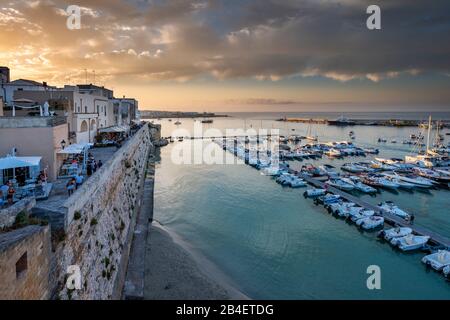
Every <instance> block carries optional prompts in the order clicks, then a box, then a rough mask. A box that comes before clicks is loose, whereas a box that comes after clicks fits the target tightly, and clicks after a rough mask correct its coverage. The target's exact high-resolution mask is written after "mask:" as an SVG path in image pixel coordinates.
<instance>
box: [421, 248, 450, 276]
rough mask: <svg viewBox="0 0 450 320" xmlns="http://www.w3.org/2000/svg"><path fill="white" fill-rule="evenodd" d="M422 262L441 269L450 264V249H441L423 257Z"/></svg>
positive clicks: (437, 269) (435, 268) (438, 269)
mask: <svg viewBox="0 0 450 320" xmlns="http://www.w3.org/2000/svg"><path fill="white" fill-rule="evenodd" d="M422 262H423V263H425V264H426V265H429V266H431V267H432V268H433V269H434V270H436V271H441V270H442V269H444V268H445V267H447V266H450V251H447V250H439V251H438V252H435V253H432V254H429V255H427V256H425V257H423V258H422Z"/></svg>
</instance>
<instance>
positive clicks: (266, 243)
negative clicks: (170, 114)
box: [154, 114, 450, 299]
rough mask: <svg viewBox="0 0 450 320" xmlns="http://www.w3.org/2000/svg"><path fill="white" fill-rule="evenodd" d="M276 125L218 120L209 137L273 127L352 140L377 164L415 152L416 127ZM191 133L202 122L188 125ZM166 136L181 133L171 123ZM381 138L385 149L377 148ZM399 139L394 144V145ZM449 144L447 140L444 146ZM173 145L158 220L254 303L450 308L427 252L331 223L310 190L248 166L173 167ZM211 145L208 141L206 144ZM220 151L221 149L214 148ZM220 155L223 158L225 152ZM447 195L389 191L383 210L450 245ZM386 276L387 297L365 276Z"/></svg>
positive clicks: (166, 152)
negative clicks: (397, 211) (398, 211)
mask: <svg viewBox="0 0 450 320" xmlns="http://www.w3.org/2000/svg"><path fill="white" fill-rule="evenodd" d="M273 119H276V117H272V120H271V119H270V116H268V115H267V114H266V115H264V114H263V115H252V116H246V117H240V118H237V117H236V116H235V117H233V118H217V119H214V123H213V124H208V125H203V127H204V129H208V128H218V129H220V130H223V131H225V129H233V128H247V129H248V128H254V129H259V128H266V129H269V130H270V129H279V130H280V134H284V135H290V134H299V135H305V134H306V132H307V131H308V130H310V131H312V134H313V135H318V136H319V139H320V141H323V142H326V141H339V140H348V132H349V131H350V130H353V131H354V132H355V135H356V140H354V143H355V144H357V145H358V146H361V147H376V148H379V149H380V154H379V155H378V156H379V157H383V158H390V157H396V158H402V157H404V155H406V154H408V153H410V152H411V147H410V146H407V145H403V144H401V142H402V140H404V139H407V138H408V137H409V135H410V134H411V133H415V134H417V133H418V131H419V129H418V128H412V127H407V128H391V127H371V126H354V127H332V126H327V125H314V126H313V127H312V128H309V125H308V124H294V123H283V122H277V121H273ZM180 121H181V122H182V124H181V125H180V126H178V127H183V128H185V129H187V130H189V131H193V128H194V125H195V124H197V125H198V121H197V122H195V120H193V119H181V120H180ZM155 122H159V123H161V124H162V136H171V135H172V132H173V130H175V129H176V128H178V127H177V126H175V125H174V124H173V122H175V120H174V121H173V122H169V121H168V120H161V121H155ZM379 137H383V138H386V139H387V140H388V143H382V144H381V143H378V142H377V140H378V138H379ZM392 139H396V140H397V141H398V143H397V144H393V143H390V141H391V140H392ZM447 140H448V139H447ZM180 143H183V144H189V143H190V141H184V142H175V143H173V144H171V145H169V146H168V147H165V148H162V149H161V160H160V163H159V164H158V166H157V170H156V186H155V207H154V216H155V219H156V220H158V221H159V222H160V223H162V224H163V225H164V226H165V227H166V228H168V229H170V230H171V231H173V232H175V233H177V234H178V235H179V236H180V237H181V238H182V239H183V240H185V241H186V242H188V243H189V244H190V245H191V247H194V248H195V250H198V252H200V253H201V254H202V255H203V256H205V257H206V258H208V259H209V260H210V261H211V262H212V263H214V264H215V265H216V266H217V267H218V268H220V269H221V270H222V271H223V272H224V273H225V274H226V275H227V276H229V278H231V279H233V281H234V283H235V284H237V286H238V289H239V290H241V291H242V292H243V293H245V294H246V295H248V296H249V297H251V298H254V299H449V298H450V285H449V283H447V282H446V281H445V279H444V278H443V276H442V275H440V274H438V273H436V272H434V271H430V270H427V268H426V267H425V266H424V265H423V264H422V263H421V261H420V260H421V258H422V257H423V256H424V255H425V254H424V253H422V252H414V253H403V252H400V251H398V250H395V249H393V248H391V247H390V246H389V244H387V243H386V242H383V241H381V240H379V239H378V238H377V237H376V233H373V232H361V231H359V230H358V229H357V228H356V227H355V226H354V225H351V224H348V223H346V222H345V221H343V220H339V219H336V218H334V217H333V216H331V215H329V214H328V213H327V212H326V210H325V209H324V208H323V207H321V206H316V205H314V203H313V201H311V200H310V199H305V198H304V197H303V196H302V193H303V192H304V190H305V189H289V188H283V187H281V186H280V185H278V184H277V183H275V181H274V180H273V179H272V178H270V177H267V176H263V175H261V174H260V172H259V171H257V170H255V169H253V168H251V167H249V166H247V165H217V164H216V165H205V164H200V165H198V164H197V165H178V164H175V163H174V162H173V161H172V152H173V149H174V148H175V147H176V146H177V144H180ZM203 143H204V144H207V143H209V142H206V141H205V142H203ZM446 143H447V141H446ZM217 148H218V147H217ZM218 150H219V151H220V150H221V149H220V148H218ZM374 157H375V156H368V157H366V158H363V157H349V158H345V159H339V160H330V159H328V158H327V157H325V156H324V157H323V159H320V160H305V161H303V162H299V161H291V162H290V164H291V166H292V167H294V168H295V167H298V168H300V167H301V165H303V164H305V163H307V162H311V163H313V164H314V165H320V164H324V163H327V164H331V165H333V166H335V167H336V169H337V170H339V168H340V166H341V165H342V164H343V163H345V162H352V161H369V160H371V159H373V158H374ZM449 195H450V191H449V190H444V189H441V190H431V191H418V190H415V191H413V192H407V191H406V192H404V191H398V192H389V191H382V192H381V193H379V194H377V195H376V196H375V197H370V196H362V197H363V198H364V199H365V200H366V201H370V202H372V203H375V204H376V203H379V202H381V201H385V200H392V201H394V202H395V203H396V204H398V205H399V206H400V207H401V208H402V209H405V210H406V211H409V212H411V213H414V214H415V216H416V219H415V224H417V225H423V226H425V227H427V228H429V229H431V230H434V231H436V232H439V233H441V234H443V235H445V236H447V237H448V236H450V211H449V208H450V197H449ZM371 265H376V266H379V267H380V270H381V289H380V290H369V289H368V287H367V279H368V277H369V276H370V274H368V273H367V268H368V267H369V266H371Z"/></svg>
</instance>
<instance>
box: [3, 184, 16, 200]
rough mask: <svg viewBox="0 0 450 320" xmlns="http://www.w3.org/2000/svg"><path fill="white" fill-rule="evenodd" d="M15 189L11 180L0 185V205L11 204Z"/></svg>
mask: <svg viewBox="0 0 450 320" xmlns="http://www.w3.org/2000/svg"><path fill="white" fill-rule="evenodd" d="M15 193H16V190H15V189H14V185H13V184H12V182H11V181H8V182H7V183H5V184H4V185H3V186H1V187H0V206H3V205H5V203H7V204H8V205H12V204H13V203H14V194H15Z"/></svg>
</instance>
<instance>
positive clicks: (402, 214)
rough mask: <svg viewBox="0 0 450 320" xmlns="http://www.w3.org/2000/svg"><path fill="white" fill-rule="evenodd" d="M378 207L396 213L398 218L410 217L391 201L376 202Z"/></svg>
mask: <svg viewBox="0 0 450 320" xmlns="http://www.w3.org/2000/svg"><path fill="white" fill-rule="evenodd" d="M378 208H380V209H381V210H382V211H385V212H387V213H390V214H393V215H396V216H398V217H400V218H403V219H406V218H409V217H411V215H410V214H408V213H406V212H405V211H403V210H401V209H400V208H399V207H397V206H396V205H395V204H394V203H393V202H392V201H385V202H382V203H379V204H378Z"/></svg>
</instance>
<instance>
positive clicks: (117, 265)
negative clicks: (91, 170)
mask: <svg viewBox="0 0 450 320" xmlns="http://www.w3.org/2000/svg"><path fill="white" fill-rule="evenodd" d="M153 131H154V128H151V127H150V125H148V124H146V125H145V126H144V127H142V128H141V129H140V130H139V131H138V132H137V133H136V134H135V135H134V136H133V137H132V138H131V139H130V140H129V141H128V142H127V143H126V144H125V145H124V146H123V147H122V148H121V149H119V150H118V151H117V152H116V153H115V154H114V158H113V159H111V160H110V161H108V162H107V163H106V164H105V165H104V166H103V167H102V168H101V169H100V170H98V171H97V172H96V173H95V174H94V175H93V176H92V177H91V178H90V179H89V180H88V181H86V183H84V184H83V186H82V187H81V188H80V189H79V190H77V191H76V193H75V194H74V195H73V196H72V197H71V198H69V199H68V201H67V202H66V203H65V205H64V208H65V211H66V214H65V217H66V220H65V235H64V239H63V241H62V242H60V243H59V244H58V246H57V248H56V252H55V256H54V261H55V264H54V270H53V272H52V273H53V274H54V275H55V279H53V281H54V283H55V287H56V289H55V296H54V298H59V299H88V300H89V299H101V300H102V299H119V298H120V294H121V291H122V287H123V283H124V278H125V272H126V267H127V262H128V255H129V251H130V246H131V241H132V236H133V230H134V226H135V223H136V215H137V211H138V210H139V207H140V204H141V203H140V202H141V199H140V197H139V194H140V193H141V192H142V189H143V183H144V180H145V170H146V164H147V159H148V156H149V153H150V152H153V150H154V147H153V144H152V132H153ZM156 131H157V130H156ZM69 266H76V267H78V268H79V270H80V274H81V289H79V290H69V289H67V287H66V285H65V283H66V279H67V276H68V274H67V268H68V267H69Z"/></svg>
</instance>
